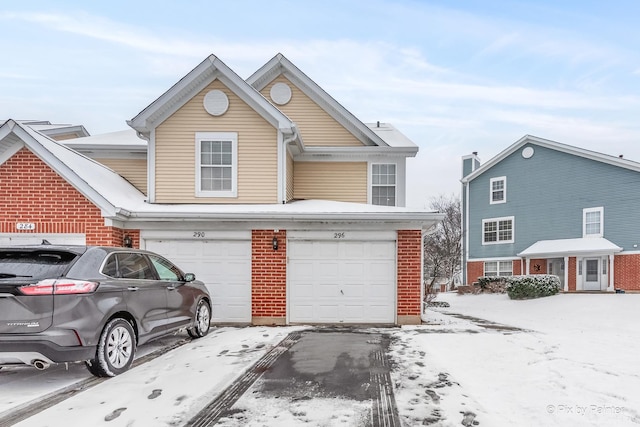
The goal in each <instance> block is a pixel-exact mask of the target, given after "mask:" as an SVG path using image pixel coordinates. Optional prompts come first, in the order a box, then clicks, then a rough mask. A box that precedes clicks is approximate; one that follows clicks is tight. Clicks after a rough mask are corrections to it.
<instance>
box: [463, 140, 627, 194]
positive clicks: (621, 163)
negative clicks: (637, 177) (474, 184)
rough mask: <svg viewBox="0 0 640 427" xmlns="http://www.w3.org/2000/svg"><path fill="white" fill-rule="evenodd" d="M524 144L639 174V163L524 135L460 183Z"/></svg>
mask: <svg viewBox="0 0 640 427" xmlns="http://www.w3.org/2000/svg"><path fill="white" fill-rule="evenodd" d="M526 144H534V145H539V146H541V147H545V148H549V149H551V150H556V151H561V152H563V153H567V154H572V155H574V156H579V157H584V158H586V159H590V160H595V161H597V162H602V163H607V164H610V165H614V166H618V167H621V168H625V169H630V170H633V171H636V172H640V163H638V162H634V161H631V160H627V159H623V158H620V157H615V156H610V155H608V154H602V153H598V152H596V151H591V150H585V149H584V148H578V147H574V146H572V145H567V144H561V143H559V142H556V141H551V140H549V139H543V138H539V137H537V136H532V135H525V136H523V137H522V138H520V139H519V140H518V141H516V142H515V143H514V144H512V145H511V146H509V147H508V148H507V149H505V150H504V151H502V152H501V153H499V154H498V155H497V156H495V157H494V158H492V159H491V160H489V161H488V162H486V163H484V164H483V165H481V166H480V167H479V168H478V169H476V170H475V171H473V172H472V173H470V174H469V175H467V176H465V177H464V178H462V180H461V181H462V183H467V182H469V181H471V180H473V179H474V178H476V177H478V176H479V175H482V174H483V173H484V172H486V171H487V170H489V169H491V168H492V167H493V166H495V165H496V164H498V163H500V162H501V161H502V160H504V159H505V158H506V157H508V156H509V155H511V154H513V153H514V152H515V151H517V150H518V149H520V148H522V147H523V146H525V145H526Z"/></svg>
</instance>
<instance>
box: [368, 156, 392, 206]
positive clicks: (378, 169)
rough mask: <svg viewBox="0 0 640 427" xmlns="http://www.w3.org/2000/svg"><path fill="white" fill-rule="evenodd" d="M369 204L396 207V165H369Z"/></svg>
mask: <svg viewBox="0 0 640 427" xmlns="http://www.w3.org/2000/svg"><path fill="white" fill-rule="evenodd" d="M371 203H372V204H374V205H381V206H395V205H396V165H395V164H394V163H389V164H372V165H371Z"/></svg>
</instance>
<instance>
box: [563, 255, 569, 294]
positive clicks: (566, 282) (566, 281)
mask: <svg viewBox="0 0 640 427" xmlns="http://www.w3.org/2000/svg"><path fill="white" fill-rule="evenodd" d="M564 291H565V292H569V257H568V256H566V257H564Z"/></svg>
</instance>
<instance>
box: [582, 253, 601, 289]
mask: <svg viewBox="0 0 640 427" xmlns="http://www.w3.org/2000/svg"><path fill="white" fill-rule="evenodd" d="M584 273H585V274H584V290H585V291H599V290H601V288H600V259H599V258H586V259H585V260H584Z"/></svg>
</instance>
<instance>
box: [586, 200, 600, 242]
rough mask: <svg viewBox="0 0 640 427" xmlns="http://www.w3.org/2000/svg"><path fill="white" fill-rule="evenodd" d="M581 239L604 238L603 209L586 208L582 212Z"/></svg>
mask: <svg viewBox="0 0 640 427" xmlns="http://www.w3.org/2000/svg"><path fill="white" fill-rule="evenodd" d="M582 235H583V237H603V236H604V208H603V207H598V208H587V209H583V210H582Z"/></svg>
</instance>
